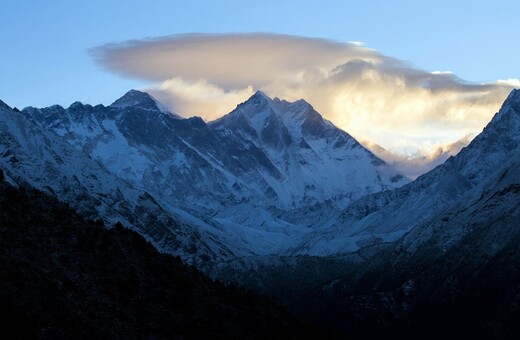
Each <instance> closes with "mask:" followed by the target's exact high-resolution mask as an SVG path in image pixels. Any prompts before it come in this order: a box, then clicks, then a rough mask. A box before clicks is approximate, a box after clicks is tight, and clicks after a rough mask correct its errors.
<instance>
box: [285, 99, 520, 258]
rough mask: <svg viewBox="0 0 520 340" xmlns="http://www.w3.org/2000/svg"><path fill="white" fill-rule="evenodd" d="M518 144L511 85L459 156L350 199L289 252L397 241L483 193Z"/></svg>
mask: <svg viewBox="0 0 520 340" xmlns="http://www.w3.org/2000/svg"><path fill="white" fill-rule="evenodd" d="M519 144H520V91H519V90H514V91H512V92H511V94H510V95H509V97H508V98H507V100H506V101H505V102H504V104H503V106H502V108H501V109H500V111H499V112H498V113H497V114H496V115H495V117H494V118H493V119H492V121H491V122H490V123H489V125H488V126H487V127H486V128H485V129H484V131H483V132H482V133H481V134H480V135H478V136H477V137H476V138H475V139H474V140H473V141H472V142H471V144H470V145H469V146H467V147H466V148H464V149H463V150H462V151H461V152H460V153H459V154H458V155H457V156H455V157H451V158H450V159H448V160H447V161H446V163H444V164H443V165H440V166H438V167H437V168H435V169H434V170H432V171H430V172H429V173H427V174H425V175H422V176H420V177H419V178H417V180H415V181H414V182H412V183H410V184H408V185H406V186H403V187H402V188H399V189H396V190H393V191H386V192H381V193H376V194H373V195H369V196H367V197H364V198H362V199H360V200H358V201H357V202H354V203H353V204H351V205H350V206H349V207H347V209H346V210H345V211H344V213H343V214H342V216H341V217H340V218H339V219H338V220H332V221H330V222H329V223H327V224H324V226H323V227H322V228H321V229H320V230H317V231H315V232H314V234H313V235H312V236H309V238H308V239H306V240H304V241H303V242H301V244H300V245H299V246H298V247H297V248H295V249H293V253H296V254H298V253H311V254H315V255H327V254H336V253H341V252H352V251H356V250H357V249H360V248H363V247H366V246H369V245H371V244H376V243H381V242H391V241H396V240H398V239H399V238H400V237H401V236H403V235H404V234H405V233H407V232H408V231H410V230H412V229H413V228H416V227H419V226H421V225H428V223H430V221H431V219H433V218H436V217H437V216H438V215H439V214H441V213H443V212H444V211H445V210H446V209H453V208H454V207H457V206H461V207H464V206H466V205H467V203H468V202H470V201H472V200H474V199H475V198H478V197H480V196H481V195H483V193H484V190H485V189H484V185H485V183H488V182H487V181H491V183H488V184H487V185H493V182H492V178H493V174H494V173H495V172H496V171H500V169H502V167H503V166H504V164H507V163H508V162H509V161H512V160H513V161H516V160H517V159H518V158H517V157H518V155H517V150H518V145H519ZM497 169H499V170H497ZM502 171H503V170H502Z"/></svg>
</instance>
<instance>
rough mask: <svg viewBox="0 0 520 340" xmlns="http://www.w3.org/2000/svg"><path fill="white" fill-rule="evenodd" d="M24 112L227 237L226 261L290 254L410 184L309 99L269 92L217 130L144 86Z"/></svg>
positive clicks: (174, 210) (222, 249) (178, 212)
mask: <svg viewBox="0 0 520 340" xmlns="http://www.w3.org/2000/svg"><path fill="white" fill-rule="evenodd" d="M22 113H23V116H24V117H26V118H27V119H28V120H30V121H32V122H33V123H34V125H36V126H38V128H40V129H41V130H44V131H46V133H48V134H49V133H50V134H53V135H57V137H61V138H62V139H64V140H65V141H67V142H68V143H69V144H71V145H74V146H75V148H76V150H77V151H78V152H83V153H84V154H86V155H88V156H90V158H91V159H92V160H94V161H96V162H98V163H99V166H102V167H104V168H105V169H106V170H108V171H109V172H110V173H111V174H112V175H113V176H115V177H117V178H118V179H120V180H123V181H125V182H127V183H128V184H129V185H131V186H133V187H134V188H136V189H137V190H141V191H144V192H147V193H149V195H151V196H152V197H154V198H155V200H156V202H160V204H161V206H162V207H164V209H165V210H167V211H168V212H169V213H170V214H172V215H173V216H175V219H176V220H178V221H183V222H185V224H191V225H196V226H197V229H199V230H202V231H204V232H207V233H208V234H209V235H211V236H209V237H210V238H212V239H214V240H219V241H218V242H220V243H221V244H222V245H221V246H214V245H211V246H208V247H210V248H215V247H217V248H218V250H214V252H216V253H222V254H223V255H222V256H223V258H225V257H226V256H227V255H229V254H233V255H234V256H251V255H266V254H282V253H285V252H287V251H288V250H289V249H292V248H293V247H294V246H295V244H296V242H298V241H297V240H299V239H302V238H304V237H305V235H307V234H308V233H309V232H310V231H311V230H312V228H314V226H315V225H316V224H317V223H318V221H320V220H325V217H326V216H329V215H331V214H332V212H333V211H336V212H339V211H340V209H342V208H343V207H344V206H346V205H347V204H348V203H349V202H351V201H352V200H355V199H358V198H360V197H362V196H364V195H366V194H371V193H374V192H379V191H382V190H388V189H392V188H396V187H399V186H401V185H403V184H405V183H408V182H409V181H408V179H406V178H404V177H402V176H400V175H399V174H397V173H396V172H395V171H393V170H392V169H391V168H390V167H389V166H388V165H387V164H385V163H384V162H383V161H381V160H380V159H378V158H377V157H375V156H374V155H373V154H372V153H370V152H369V151H367V150H366V149H364V148H363V147H362V146H361V145H360V144H359V143H358V142H357V141H356V140H354V139H353V138H352V137H351V136H349V135H348V134H347V133H345V132H344V131H341V130H339V129H338V128H336V127H335V126H334V125H333V124H332V123H330V122H328V121H326V120H324V119H323V118H322V117H321V116H320V114H319V113H317V112H316V111H315V110H314V109H313V108H312V106H311V105H309V104H308V103H306V102H305V101H303V100H300V101H297V102H294V103H289V102H286V101H282V100H279V99H274V100H272V99H270V98H268V97H267V96H266V95H265V94H264V93H262V92H260V91H259V92H257V93H256V94H255V95H253V96H252V97H251V98H250V99H249V100H247V101H246V102H244V103H242V104H240V105H238V106H237V108H236V109H235V110H233V111H232V112H231V113H229V114H228V115H226V116H224V117H222V118H220V119H218V120H217V121H214V122H211V123H209V124H206V123H205V122H204V121H203V120H202V119H200V118H198V117H193V118H189V119H182V118H180V117H179V116H177V115H176V114H174V113H171V112H169V111H167V110H166V109H164V108H163V107H162V105H160V104H159V103H158V102H157V101H156V100H155V99H153V98H152V97H151V96H149V95H148V94H146V93H143V92H139V91H135V90H132V91H129V92H128V93H127V94H125V95H124V96H123V97H122V98H120V99H118V100H116V101H115V102H114V103H113V104H112V105H110V106H109V107H103V106H101V105H98V106H95V107H92V106H90V105H83V104H81V103H74V104H72V105H71V106H70V107H69V108H67V109H64V108H62V107H59V106H53V107H49V108H44V109H35V108H31V107H29V108H26V109H24V110H23V112H22ZM309 226H312V228H311V227H309ZM210 257H211V258H214V256H210ZM217 257H218V256H217Z"/></svg>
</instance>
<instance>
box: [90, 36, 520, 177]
mask: <svg viewBox="0 0 520 340" xmlns="http://www.w3.org/2000/svg"><path fill="white" fill-rule="evenodd" d="M92 54H93V56H94V58H95V59H96V60H97V61H98V62H99V63H100V64H101V65H103V66H104V67H106V68H107V69H108V70H111V71H113V72H117V73H119V74H121V75H123V76H126V77H135V78H139V79H146V80H149V81H150V87H149V88H148V89H147V90H148V91H149V92H151V93H152V94H153V95H154V96H156V97H157V99H159V100H160V101H162V102H164V103H165V104H166V105H167V106H169V107H170V108H171V109H172V110H173V111H175V112H177V113H179V114H181V115H185V116H189V115H194V114H196V115H199V116H202V117H203V118H204V119H206V120H213V119H215V118H218V117H220V116H221V115H223V114H225V113H227V112H229V111H231V110H232V109H233V108H234V107H235V106H236V104H237V103H239V102H242V101H244V100H246V99H247V98H248V97H249V96H250V95H251V94H252V93H253V92H254V91H255V90H257V89H262V90H263V91H265V92H266V93H267V94H269V95H270V96H272V97H280V98H283V99H286V100H297V99H300V98H304V99H305V100H307V101H308V102H310V103H311V104H312V105H313V106H314V107H315V108H316V110H317V111H319V112H320V113H321V114H322V115H323V116H324V117H325V118H327V119H329V120H331V121H332V122H333V123H335V124H336V125H337V126H339V127H340V128H342V129H344V130H345V131H347V132H348V133H350V134H351V135H353V136H354V137H356V138H357V139H358V140H363V141H366V143H365V145H367V146H369V147H371V148H374V145H376V144H379V145H382V146H383V147H384V148H385V149H386V151H385V152H384V155H383V154H381V155H380V156H381V157H382V158H384V159H385V160H387V161H389V162H395V163H396V164H398V165H399V164H400V166H401V168H402V169H404V171H405V172H406V173H408V174H410V175H411V176H415V175H416V174H417V171H415V170H414V169H416V170H420V171H425V170H428V168H431V167H432V166H433V165H435V164H436V162H438V161H440V160H443V159H445V158H447V157H448V156H449V155H450V154H453V153H454V152H455V151H456V152H458V150H460V147H462V146H463V145H462V144H465V143H466V144H467V143H468V142H469V140H468V137H467V136H474V135H476V134H478V133H479V132H480V131H481V130H482V128H483V127H484V126H485V125H486V124H487V123H488V122H489V120H490V119H491V117H492V116H493V114H494V113H495V112H496V111H497V110H498V109H499V107H500V105H501V103H502V102H503V100H504V99H505V98H506V97H507V94H508V93H509V92H510V91H511V89H512V88H514V87H519V86H520V81H519V80H518V79H507V80H498V81H497V82H495V83H489V84H473V83H469V82H466V81H464V80H461V79H459V78H457V77H456V76H455V75H454V74H452V73H451V72H449V71H433V72H428V71H424V70H420V69H417V68H414V67H413V66H411V65H409V64H407V63H405V62H402V61H400V60H398V59H395V58H392V57H388V56H385V55H383V54H381V53H379V52H377V51H375V50H373V49H370V48H367V47H364V46H363V44H362V43H359V42H335V41H330V40H325V39H316V38H303V37H296V36H287V35H276V34H260V33H258V34H222V35H208V34H184V35H174V36H167V37H162V38H156V39H146V40H133V41H128V42H123V43H116V44H107V45H104V46H100V47H97V48H95V49H93V50H92ZM461 145H462V146H461ZM459 146H460V147H459ZM374 150H375V149H374ZM396 154H397V155H396ZM447 155H448V156H447ZM414 167H415V168H414Z"/></svg>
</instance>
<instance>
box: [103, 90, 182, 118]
mask: <svg viewBox="0 0 520 340" xmlns="http://www.w3.org/2000/svg"><path fill="white" fill-rule="evenodd" d="M110 107H112V108H139V109H143V110H149V111H159V112H162V113H166V114H170V115H172V116H174V117H176V118H180V117H179V116H178V115H177V114H175V113H173V112H171V111H169V110H168V109H167V108H166V107H165V106H164V105H163V104H161V103H160V102H159V101H158V100H157V99H155V98H154V97H152V96H151V95H150V94H148V93H146V92H141V91H137V90H130V91H128V92H127V93H125V94H124V95H123V96H122V97H121V98H119V99H117V100H116V101H115V102H113V103H112V104H111V105H110Z"/></svg>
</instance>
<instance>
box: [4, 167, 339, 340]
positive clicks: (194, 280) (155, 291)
mask: <svg viewBox="0 0 520 340" xmlns="http://www.w3.org/2000/svg"><path fill="white" fill-rule="evenodd" d="M1 174H3V173H2V172H0V175H1ZM0 177H1V176H0ZM0 210H1V211H2V214H1V216H0V316H1V317H0V325H2V327H1V331H0V333H1V334H4V337H5V338H15V339H34V338H38V339H94V338H110V339H123V338H124V339H152V338H153V339H205V338H212V339H242V338H250V339H265V338H270V339H282V338H283V339H301V338H304V337H308V336H310V337H313V338H318V337H319V338H329V337H330V335H329V334H328V333H327V332H326V331H321V330H317V329H314V328H313V327H312V326H309V325H308V324H307V323H304V322H302V321H299V320H297V319H295V318H293V317H292V316H291V315H290V314H289V313H288V312H287V311H286V310H285V309H284V308H282V307H281V306H279V305H277V304H276V303H274V302H273V301H272V300H269V299H267V298H264V297H260V296H258V295H255V294H253V293H252V292H250V291H247V290H245V289H241V288H238V287H235V286H232V285H227V286H226V285H223V284H222V283H220V282H215V281H213V280H210V279H209V278H208V277H206V276H205V275H203V274H202V273H200V272H199V271H197V270H196V269H194V268H193V267H190V266H187V265H186V264H184V263H183V262H182V261H181V260H180V259H179V258H174V257H172V256H168V255H164V254H160V253H159V252H158V251H157V250H156V249H155V248H154V247H153V246H152V245H151V244H149V243H148V242H146V241H145V240H144V239H143V238H142V237H141V236H139V235H138V234H137V233H135V232H133V231H130V230H128V229H126V228H123V227H121V225H116V226H111V227H110V229H107V228H105V227H103V226H102V225H101V224H100V223H95V222H92V221H89V220H85V219H84V218H83V217H82V216H80V215H78V214H77V213H76V212H75V211H73V210H72V209H71V208H70V207H69V206H67V205H66V204H64V203H62V202H59V201H58V200H56V199H55V198H54V197H51V196H49V195H45V194H43V193H42V192H40V191H37V190H34V189H30V188H26V187H23V186H22V187H20V188H14V187H13V186H11V185H9V184H7V183H6V182H5V181H3V178H2V179H0Z"/></svg>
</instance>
